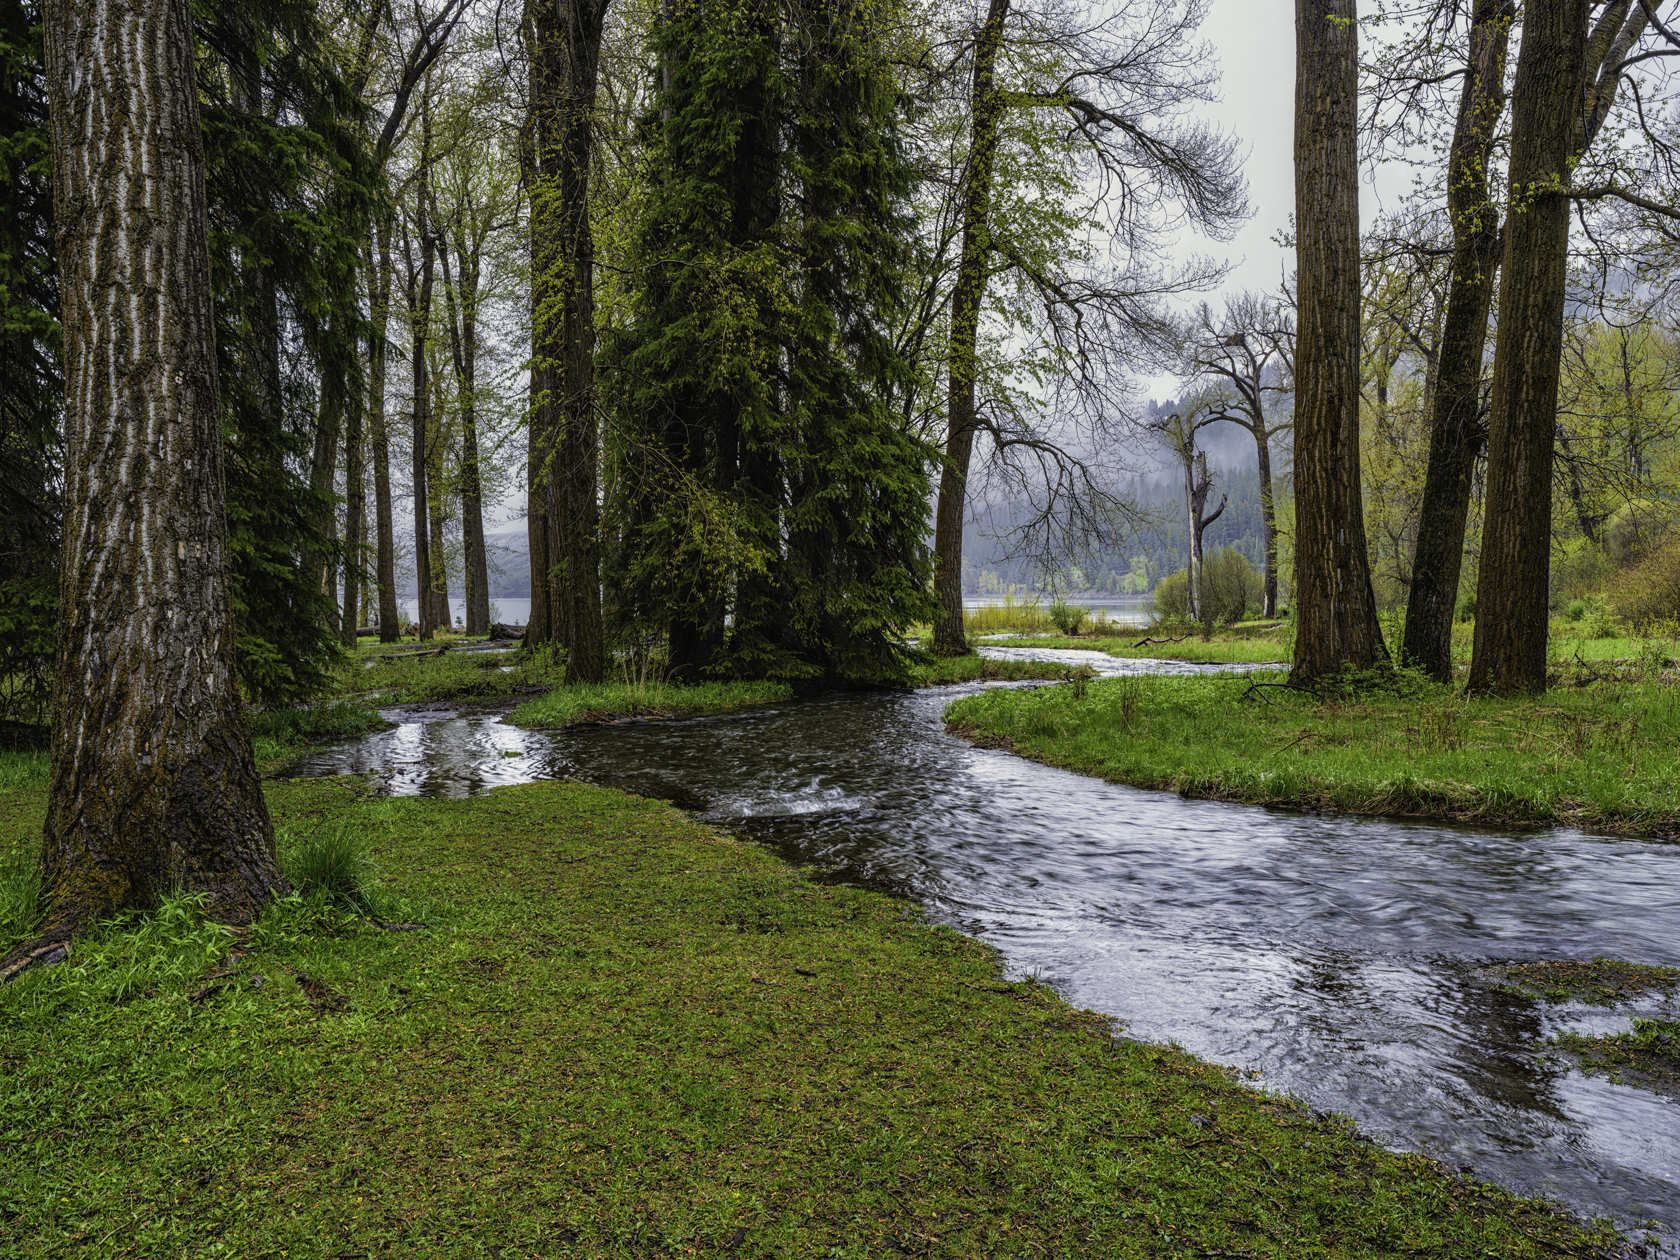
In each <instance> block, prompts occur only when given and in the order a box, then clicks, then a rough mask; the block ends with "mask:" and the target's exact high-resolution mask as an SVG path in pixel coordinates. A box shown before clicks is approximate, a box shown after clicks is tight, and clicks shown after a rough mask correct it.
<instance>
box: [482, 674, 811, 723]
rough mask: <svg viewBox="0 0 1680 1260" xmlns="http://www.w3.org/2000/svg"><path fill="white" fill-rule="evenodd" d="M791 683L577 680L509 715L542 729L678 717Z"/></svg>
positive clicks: (786, 692) (773, 699)
mask: <svg viewBox="0 0 1680 1260" xmlns="http://www.w3.org/2000/svg"><path fill="white" fill-rule="evenodd" d="M792 694H793V689H792V688H791V687H789V686H788V685H787V684H786V683H779V682H708V683H694V684H691V685H679V684H675V683H664V682H658V681H656V680H654V679H652V678H649V679H647V680H646V681H635V682H607V683H574V684H573V685H571V686H565V687H555V688H553V689H552V690H551V691H549V692H548V693H547V694H546V695H542V696H538V697H536V698H534V699H531V700H527V701H526V702H525V703H524V704H522V705H520V706H519V707H518V708H517V709H515V710H514V711H513V714H512V716H511V718H510V719H509V720H510V721H511V722H512V723H513V724H514V725H515V726H524V727H530V728H533V729H542V728H547V727H558V726H578V725H585V724H590V723H596V722H606V721H611V720H613V719H615V718H623V717H676V716H679V715H691V714H696V713H716V712H723V711H726V710H729V709H740V708H745V707H746V706H748V705H754V704H775V703H777V702H778V701H782V700H786V699H787V698H788V697H789V696H791V695H792Z"/></svg>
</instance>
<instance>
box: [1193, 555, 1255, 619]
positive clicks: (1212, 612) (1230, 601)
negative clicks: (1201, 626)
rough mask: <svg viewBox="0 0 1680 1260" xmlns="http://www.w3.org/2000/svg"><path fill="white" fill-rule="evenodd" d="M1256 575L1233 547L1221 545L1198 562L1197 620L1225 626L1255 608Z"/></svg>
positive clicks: (1243, 616)
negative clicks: (1198, 616)
mask: <svg viewBox="0 0 1680 1260" xmlns="http://www.w3.org/2000/svg"><path fill="white" fill-rule="evenodd" d="M1260 598H1261V583H1260V575H1259V574H1258V573H1256V572H1255V571H1254V566H1253V565H1251V564H1250V563H1249V562H1248V557H1247V556H1245V555H1243V553H1242V552H1240V551H1238V550H1237V549H1236V548H1235V547H1221V548H1220V549H1219V550H1218V551H1215V552H1213V553H1212V554H1211V555H1208V556H1206V557H1205V558H1204V559H1203V561H1202V600H1201V603H1202V607H1201V614H1202V617H1201V619H1202V620H1203V621H1204V622H1213V623H1214V624H1216V625H1222V626H1229V625H1233V624H1235V623H1236V622H1239V621H1241V620H1243V618H1245V617H1246V616H1248V613H1249V610H1250V609H1251V608H1258V607H1259V605H1260Z"/></svg>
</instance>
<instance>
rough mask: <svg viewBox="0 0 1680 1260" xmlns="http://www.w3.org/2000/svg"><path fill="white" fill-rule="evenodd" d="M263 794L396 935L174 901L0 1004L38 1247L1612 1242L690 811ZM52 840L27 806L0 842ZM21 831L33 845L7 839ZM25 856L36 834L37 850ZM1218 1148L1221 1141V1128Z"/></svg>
mask: <svg viewBox="0 0 1680 1260" xmlns="http://www.w3.org/2000/svg"><path fill="white" fill-rule="evenodd" d="M357 786H358V785H356V784H353V783H351V782H349V781H343V782H330V781H314V782H308V783H273V784H271V785H270V786H269V800H270V804H271V808H272V810H273V812H274V814H275V816H276V820H277V823H278V825H279V827H280V829H281V831H282V833H283V834H285V835H288V836H295V835H298V834H302V833H303V832H307V831H317V832H320V831H326V830H331V829H333V828H338V827H346V828H350V829H352V830H354V831H356V832H357V833H358V834H361V835H364V836H366V837H369V838H370V843H371V844H372V847H373V857H374V858H375V859H376V860H377V862H378V864H379V869H380V871H381V872H382V873H381V874H380V875H379V876H378V878H377V884H378V887H379V888H380V889H381V890H382V893H381V895H382V896H384V897H386V898H388V899H389V900H390V902H391V904H392V905H393V906H394V907H395V909H394V910H393V911H392V913H394V914H395V913H400V914H401V915H402V916H403V917H404V918H406V919H408V920H410V921H412V922H419V923H424V924H426V925H427V928H426V930H424V931H411V932H392V931H382V930H380V929H379V928H378V927H377V926H376V925H375V924H373V923H371V922H369V921H368V920H367V919H366V918H365V917H362V916H359V915H354V914H349V913H334V912H331V911H330V910H328V909H324V908H323V907H322V905H321V904H320V903H310V902H308V901H306V900H305V899H303V898H294V899H292V900H290V901H288V902H286V903H284V904H282V905H280V906H278V907H277V908H276V909H275V910H273V911H271V912H270V913H269V914H268V915H267V916H265V918H264V919H263V920H262V921H261V922H260V923H259V925H258V927H257V928H256V929H255V930H254V931H253V932H251V933H250V934H249V936H248V937H246V938H245V939H243V940H241V939H240V938H237V937H235V936H233V935H232V934H231V933H228V932H227V931H225V930H224V929H221V928H219V927H216V926H214V925H209V924H204V923H202V922H200V921H199V920H198V919H197V916H196V913H195V908H194V906H193V904H192V903H191V902H190V901H189V900H186V899H179V898H178V899H175V900H173V901H171V902H170V903H168V904H167V905H166V906H165V907H164V908H163V909H162V910H161V911H160V912H159V913H158V914H155V915H152V916H149V917H145V918H131V919H129V920H126V921H125V922H123V923H122V924H120V925H117V926H114V927H112V928H110V929H108V930H107V931H106V932H105V933H104V934H102V935H100V936H98V937H96V938H93V939H90V940H85V941H82V942H79V943H78V944H77V945H76V946H75V947H74V949H73V952H72V955H71V958H70V960H69V961H68V962H67V963H65V964H63V965H61V966H59V967H56V968H53V969H51V970H48V971H45V972H38V973H30V974H28V975H26V976H25V977H23V978H22V979H21V980H20V981H19V982H17V983H15V984H13V985H10V986H8V987H6V988H5V989H3V990H0V1019H3V1020H4V1025H5V1028H6V1037H5V1041H4V1042H3V1043H0V1058H3V1060H4V1072H3V1073H0V1253H3V1254H5V1255H8V1256H17V1257H44V1256H53V1257H61V1256H63V1257H70V1256H86V1257H106V1256H111V1255H116V1254H121V1255H123V1256H125V1257H132V1258H135V1260H143V1258H147V1257H157V1258H162V1257H171V1258H172V1257H177V1256H183V1255H195V1256H196V1255H203V1256H223V1255H225V1256H242V1257H243V1256H250V1257H273V1258H274V1260H280V1258H282V1257H284V1258H285V1260H304V1258H310V1260H314V1258H316V1257H322V1258H324V1257H344V1256H355V1255H358V1254H366V1255H370V1256H378V1255H384V1254H390V1255H405V1256H421V1257H430V1256H437V1257H472V1256H485V1257H491V1256H495V1255H500V1256H502V1257H504V1258H505V1257H508V1256H522V1257H523V1256H553V1257H560V1256H567V1257H571V1256H577V1257H595V1256H626V1257H628V1256H650V1257H652V1256H678V1255H689V1254H697V1253H701V1252H706V1251H713V1250H720V1249H727V1250H728V1252H729V1254H731V1255H733V1256H737V1257H777V1258H780V1257H795V1256H797V1257H804V1256H817V1257H821V1256H830V1257H838V1256H847V1257H866V1256H868V1257H874V1256H883V1257H884V1256H889V1255H898V1254H904V1253H912V1254H920V1255H929V1256H941V1257H946V1256H948V1257H978V1256H998V1257H1002V1256H1011V1257H1016V1256H1033V1257H1037V1256H1051V1257H1081V1258H1085V1257H1097V1256H1103V1257H1107V1256H1137V1257H1145V1256H1194V1255H1241V1256H1245V1257H1285V1256H1287V1257H1299V1256H1327V1257H1344V1256H1346V1257H1354V1256H1359V1257H1364V1256H1392V1255H1400V1254H1410V1255H1425V1256H1429V1255H1436V1256H1442V1257H1445V1256H1451V1255H1475V1256H1480V1255H1494V1256H1499V1257H1502V1258H1505V1257H1510V1258H1523V1257H1538V1256H1543V1255H1548V1254H1552V1253H1554V1252H1557V1251H1563V1252H1567V1253H1570V1254H1585V1251H1586V1249H1587V1248H1588V1247H1590V1246H1593V1245H1599V1244H1605V1243H1608V1242H1609V1241H1610V1235H1609V1232H1608V1231H1607V1230H1605V1229H1602V1228H1600V1229H1593V1230H1590V1231H1589V1230H1584V1229H1581V1228H1579V1227H1577V1226H1575V1225H1573V1224H1571V1223H1570V1222H1569V1221H1568V1220H1566V1219H1564V1218H1563V1217H1561V1216H1559V1215H1558V1214H1556V1213H1555V1212H1553V1211H1552V1210H1551V1209H1549V1208H1548V1207H1547V1206H1546V1205H1544V1204H1542V1203H1539V1202H1534V1201H1520V1200H1518V1199H1515V1198H1513V1197H1512V1196H1510V1195H1508V1194H1506V1193H1504V1192H1502V1191H1500V1190H1497V1189H1494V1188H1492V1187H1489V1186H1486V1185H1481V1184H1477V1183H1475V1182H1472V1181H1470V1180H1467V1179H1462V1178H1459V1177H1456V1176H1452V1175H1449V1174H1448V1173H1446V1172H1445V1171H1444V1170H1443V1169H1442V1168H1441V1167H1440V1166H1438V1165H1436V1164H1434V1163H1433V1162H1431V1161H1429V1160H1426V1159H1423V1158H1421V1157H1417V1156H1411V1155H1395V1154H1392V1153H1389V1152H1387V1151H1384V1150H1382V1149H1381V1148H1379V1147H1377V1146H1374V1145H1372V1144H1371V1143H1369V1142H1367V1141H1364V1140H1362V1139H1360V1138H1359V1137H1358V1136H1357V1135H1356V1134H1354V1133H1353V1132H1352V1130H1351V1129H1349V1128H1348V1127H1347V1125H1346V1124H1345V1123H1344V1122H1342V1121H1340V1120H1337V1119H1335V1118H1333V1117H1332V1118H1325V1117H1322V1116H1315V1115H1314V1114H1313V1113H1311V1112H1309V1111H1307V1110H1305V1109H1304V1108H1302V1107H1301V1106H1299V1105H1298V1104H1296V1103H1294V1102H1292V1101H1290V1100H1288V1099H1285V1098H1279V1097H1274V1096H1269V1095H1265V1094H1260V1093H1257V1092H1253V1091H1251V1090H1249V1089H1247V1088H1244V1087H1242V1086H1241V1085H1239V1084H1237V1083H1235V1082H1234V1080H1233V1079H1232V1078H1233V1076H1235V1075H1238V1074H1237V1073H1234V1072H1232V1071H1228V1070H1225V1069H1221V1068H1219V1067H1217V1066H1215V1065H1212V1064H1208V1063H1204V1062H1200V1061H1198V1060H1196V1059H1194V1058H1192V1057H1191V1056H1189V1055H1187V1054H1185V1053H1183V1052H1182V1051H1180V1050H1177V1049H1174V1048H1172V1047H1167V1046H1158V1045H1146V1044H1140V1043H1136V1042H1130V1041H1125V1040H1117V1039H1116V1038H1115V1037H1114V1036H1113V1035H1112V1031H1113V1030H1112V1027H1111V1023H1110V1021H1109V1020H1107V1019H1105V1018H1103V1017H1101V1016H1098V1015H1094V1014H1091V1013H1089V1012H1082V1011H1078V1010H1075V1009H1073V1008H1072V1007H1070V1006H1068V1005H1067V1004H1066V1003H1064V1002H1063V1001H1062V1000H1060V999H1059V998H1058V997H1057V996H1056V995H1055V993H1054V992H1052V991H1050V990H1049V989H1046V988H1044V987H1043V986H1040V985H1037V984H1033V983H1029V982H1021V983H1006V982H1005V981H1004V980H1003V979H1002V977H1001V975H1000V972H999V965H998V960H997V958H996V956H995V955H994V954H993V953H992V952H991V951H990V950H989V949H988V948H987V947H985V946H984V945H982V944H980V943H978V942H976V941H974V940H971V939H968V938H966V937H963V936H961V935H958V934H957V933H955V932H953V931H950V930H947V929H944V928H937V927H933V926H930V925H928V924H927V923H926V922H924V921H923V919H922V917H921V915H920V914H919V913H918V912H917V910H916V909H915V907H913V906H911V905H908V904H905V903H903V902H901V901H897V900H894V899H892V898H890V897H887V896H884V895H881V894H878V893H872V892H866V891H862V890H858V889H853V888H845V887H837V886H832V885H827V884H824V883H820V882H814V881H813V880H812V879H811V878H809V877H807V876H806V875H804V874H802V873H801V872H799V871H796V870H793V869H790V868H789V867H787V866H785V865H784V864H782V863H780V862H779V861H777V860H775V859H774V858H772V857H771V856H770V855H769V854H767V853H766V852H764V851H763V850H761V849H759V848H757V847H756V846H753V845H750V844H746V843H742V842H740V841H737V840H735V839H732V838H730V837H728V836H726V835H722V834H720V833H718V832H716V831H714V830H712V829H710V828H707V827H705V826H703V825H701V824H699V823H698V822H696V821H695V820H693V819H692V818H690V817H688V816H686V815H683V814H681V813H679V812H678V811H676V810H674V809H671V808H670V807H668V806H665V805H662V804H658V803H654V802H650V801H646V800H641V799H638V798H634V797H631V796H628V795H625V794H622V793H618V792H615V791H611V790H607V789H598V788H590V787H584V786H579V785H576V784H561V783H543V784H535V785H530V786H525V787H517V788H507V789H502V790H498V791H496V792H493V793H491V794H489V795H487V796H484V797H480V798H476V799H472V800H465V801H436V800H425V799H414V798H408V799H396V800H391V799H375V798H369V797H367V796H366V794H365V793H358V791H357V790H355V789H356V788H357ZM31 800H32V801H33V806H32V809H33V813H34V817H33V820H32V821H31V820H29V819H20V818H19V817H18V816H16V815H15V814H6V815H0V854H7V855H9V856H11V857H16V856H17V850H16V844H17V841H18V839H19V837H20V836H25V835H31V834H38V831H39V825H40V821H39V811H40V805H41V801H40V793H39V792H36V793H33V794H31ZM14 824H15V825H14ZM8 846H11V847H8ZM1210 1122H1211V1123H1210Z"/></svg>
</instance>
